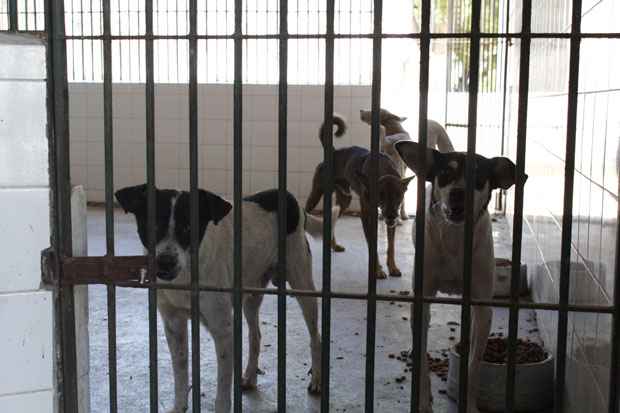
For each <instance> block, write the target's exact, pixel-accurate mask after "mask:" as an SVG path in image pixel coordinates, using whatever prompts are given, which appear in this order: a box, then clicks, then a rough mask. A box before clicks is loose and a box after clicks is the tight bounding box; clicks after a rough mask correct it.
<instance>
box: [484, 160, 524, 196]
mask: <svg viewBox="0 0 620 413" xmlns="http://www.w3.org/2000/svg"><path fill="white" fill-rule="evenodd" d="M489 162H491V179H490V184H491V189H497V188H500V189H508V188H510V187H511V186H513V185H514V184H515V183H516V173H517V172H516V169H517V168H516V166H515V164H514V163H512V161H511V160H510V159H508V158H504V157H497V158H491V159H489ZM525 180H527V175H525V176H524V182H525Z"/></svg>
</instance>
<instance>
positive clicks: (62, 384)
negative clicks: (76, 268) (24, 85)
mask: <svg viewBox="0 0 620 413" xmlns="http://www.w3.org/2000/svg"><path fill="white" fill-rule="evenodd" d="M45 11H46V13H45V16H46V17H45V20H46V27H47V31H48V36H49V38H50V39H51V41H50V44H49V46H48V48H47V52H46V53H47V60H48V62H51V64H48V66H47V76H48V84H47V91H48V93H49V97H48V99H50V101H51V102H53V104H52V105H48V115H49V117H50V118H49V122H48V133H49V139H50V149H51V150H52V151H53V153H54V156H53V157H52V158H51V164H50V171H51V173H50V174H51V178H50V181H51V186H52V188H53V189H54V190H53V191H52V205H53V206H52V208H53V212H54V214H53V216H54V225H53V227H52V237H51V239H52V245H53V247H54V248H55V249H56V252H57V254H58V255H64V256H71V255H72V231H71V188H70V184H69V177H70V168H69V159H70V155H69V94H68V87H67V50H66V42H65V41H64V40H62V39H61V37H62V36H64V34H65V12H64V4H62V3H60V4H58V5H56V7H52V3H51V2H50V1H47V2H46V3H45ZM16 20H17V16H15V21H16ZM55 270H56V271H57V273H58V274H59V278H60V280H62V278H63V274H62V266H60V265H58V266H57V268H55ZM58 287H59V288H58V289H57V290H56V292H55V300H54V301H55V303H56V305H55V314H56V316H57V320H58V324H57V327H56V330H57V333H56V340H57V341H58V342H59V344H60V352H59V354H58V362H59V366H60V372H59V376H58V381H59V383H58V388H59V389H60V392H59V395H58V405H59V406H60V408H62V409H64V411H67V412H75V411H77V406H78V394H77V393H78V391H77V357H76V343H75V306H74V295H73V291H74V288H73V286H71V285H62V283H61V284H60V285H59V286H58Z"/></svg>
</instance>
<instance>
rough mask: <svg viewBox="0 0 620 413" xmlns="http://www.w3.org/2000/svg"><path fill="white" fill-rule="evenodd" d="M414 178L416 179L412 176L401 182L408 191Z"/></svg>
mask: <svg viewBox="0 0 620 413" xmlns="http://www.w3.org/2000/svg"><path fill="white" fill-rule="evenodd" d="M413 178H415V176H410V177H409V178H403V179H401V180H400V184H401V185H402V186H403V189H407V186H409V182H411V180H412V179H413Z"/></svg>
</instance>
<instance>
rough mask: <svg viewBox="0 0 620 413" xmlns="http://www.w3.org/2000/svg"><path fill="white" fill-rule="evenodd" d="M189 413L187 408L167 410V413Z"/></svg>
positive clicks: (176, 407)
mask: <svg viewBox="0 0 620 413" xmlns="http://www.w3.org/2000/svg"><path fill="white" fill-rule="evenodd" d="M186 411H187V406H175V407H173V408H172V409H170V410H166V413H185V412H186Z"/></svg>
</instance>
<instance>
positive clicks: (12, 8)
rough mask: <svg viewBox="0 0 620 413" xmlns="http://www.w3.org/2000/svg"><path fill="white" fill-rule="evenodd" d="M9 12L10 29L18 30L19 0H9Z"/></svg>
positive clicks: (12, 30)
mask: <svg viewBox="0 0 620 413" xmlns="http://www.w3.org/2000/svg"><path fill="white" fill-rule="evenodd" d="M7 5H8V12H9V31H11V32H16V31H17V30H18V10H17V0H8V3H7Z"/></svg>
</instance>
